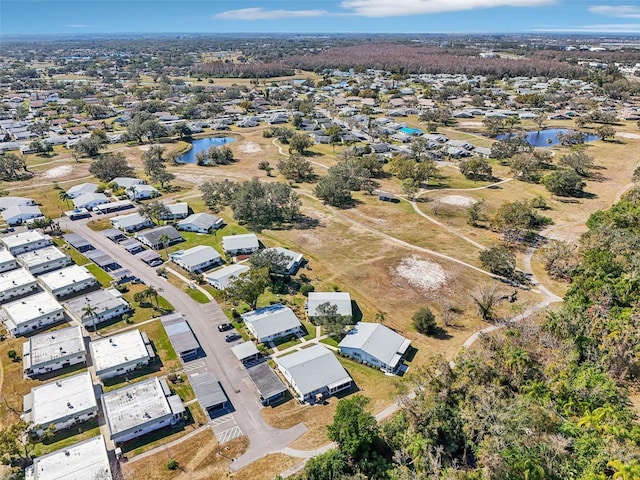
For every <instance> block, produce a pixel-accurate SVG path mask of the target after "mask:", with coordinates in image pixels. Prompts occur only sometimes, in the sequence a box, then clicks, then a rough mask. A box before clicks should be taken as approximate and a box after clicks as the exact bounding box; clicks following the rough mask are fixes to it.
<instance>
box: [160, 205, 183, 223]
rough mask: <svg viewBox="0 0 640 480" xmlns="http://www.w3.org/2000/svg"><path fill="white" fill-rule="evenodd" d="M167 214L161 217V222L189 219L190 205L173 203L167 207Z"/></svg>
mask: <svg viewBox="0 0 640 480" xmlns="http://www.w3.org/2000/svg"><path fill="white" fill-rule="evenodd" d="M165 207H167V212H166V213H164V214H162V215H160V216H159V218H160V220H178V219H181V218H187V216H188V215H189V204H188V203H187V202H180V203H171V204H167V205H165Z"/></svg>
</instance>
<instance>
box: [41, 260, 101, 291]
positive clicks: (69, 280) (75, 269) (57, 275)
mask: <svg viewBox="0 0 640 480" xmlns="http://www.w3.org/2000/svg"><path fill="white" fill-rule="evenodd" d="M38 278H39V279H40V281H41V282H42V283H43V285H46V286H47V287H48V289H49V290H51V291H52V292H53V291H56V290H58V289H60V288H64V287H67V286H69V285H72V284H74V283H80V282H84V281H86V280H88V279H90V278H93V279H94V280H95V277H94V276H93V275H91V273H89V270H87V269H86V268H84V267H81V266H79V265H71V266H69V267H65V268H62V269H60V270H56V271H54V272H48V273H44V274H42V275H40V277H38Z"/></svg>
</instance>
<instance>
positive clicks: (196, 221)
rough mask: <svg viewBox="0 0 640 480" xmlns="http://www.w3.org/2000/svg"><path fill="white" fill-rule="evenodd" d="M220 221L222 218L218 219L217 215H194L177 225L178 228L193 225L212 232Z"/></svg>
mask: <svg viewBox="0 0 640 480" xmlns="http://www.w3.org/2000/svg"><path fill="white" fill-rule="evenodd" d="M219 221H220V217H216V216H215V215H211V214H210V213H194V214H193V215H189V216H188V217H187V218H185V219H184V220H180V221H179V222H178V223H177V225H178V228H180V226H182V225H188V224H193V225H196V226H197V227H198V228H201V229H203V230H210V229H212V228H213V227H214V226H215V224H216V223H217V222H219Z"/></svg>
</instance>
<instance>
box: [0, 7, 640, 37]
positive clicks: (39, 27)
mask: <svg viewBox="0 0 640 480" xmlns="http://www.w3.org/2000/svg"><path fill="white" fill-rule="evenodd" d="M625 2H626V3H625ZM634 4H635V5H634ZM0 32H1V33H2V34H38V33H42V34H44V33H79V34H81V33H134V32H140V33H147V32H148V33H151V32H153V33H156V32H185V33H186V32H199V33H232V32H307V33H325V32H326V33H337V32H345V33H347V32H381V33H449V32H452V33H461V32H462V33H464V32H469V33H475V32H483V33H484V32H489V33H491V32H496V33H509V32H573V33H624V34H640V4H639V3H638V1H637V0H622V2H614V1H612V0H297V1H291V0H233V1H231V0H0Z"/></svg>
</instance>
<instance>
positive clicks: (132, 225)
mask: <svg viewBox="0 0 640 480" xmlns="http://www.w3.org/2000/svg"><path fill="white" fill-rule="evenodd" d="M111 225H113V226H114V227H115V228H117V229H119V230H122V231H123V232H129V233H130V232H137V231H138V230H142V229H143V228H147V227H152V226H153V225H154V223H153V221H152V220H151V219H150V218H149V217H147V216H145V215H141V214H139V213H138V212H136V213H128V214H127V215H118V216H117V217H113V218H112V219H111Z"/></svg>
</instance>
